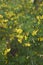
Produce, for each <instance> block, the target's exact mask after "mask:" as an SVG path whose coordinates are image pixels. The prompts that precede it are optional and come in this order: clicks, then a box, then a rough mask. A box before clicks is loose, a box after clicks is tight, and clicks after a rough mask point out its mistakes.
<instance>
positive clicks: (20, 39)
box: [16, 35, 24, 43]
mask: <svg viewBox="0 0 43 65" xmlns="http://www.w3.org/2000/svg"><path fill="white" fill-rule="evenodd" d="M16 37H17V38H18V42H20V43H22V40H23V37H24V36H23V35H17V36H16Z"/></svg>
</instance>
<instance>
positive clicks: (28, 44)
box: [23, 43, 31, 47]
mask: <svg viewBox="0 0 43 65" xmlns="http://www.w3.org/2000/svg"><path fill="white" fill-rule="evenodd" d="M23 46H26V47H30V46H31V44H30V43H25V44H24V45H23Z"/></svg>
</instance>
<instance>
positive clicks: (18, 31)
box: [15, 29, 23, 34]
mask: <svg viewBox="0 0 43 65" xmlns="http://www.w3.org/2000/svg"><path fill="white" fill-rule="evenodd" d="M15 31H16V32H17V33H19V34H20V33H22V32H23V30H22V29H16V30H15Z"/></svg>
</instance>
